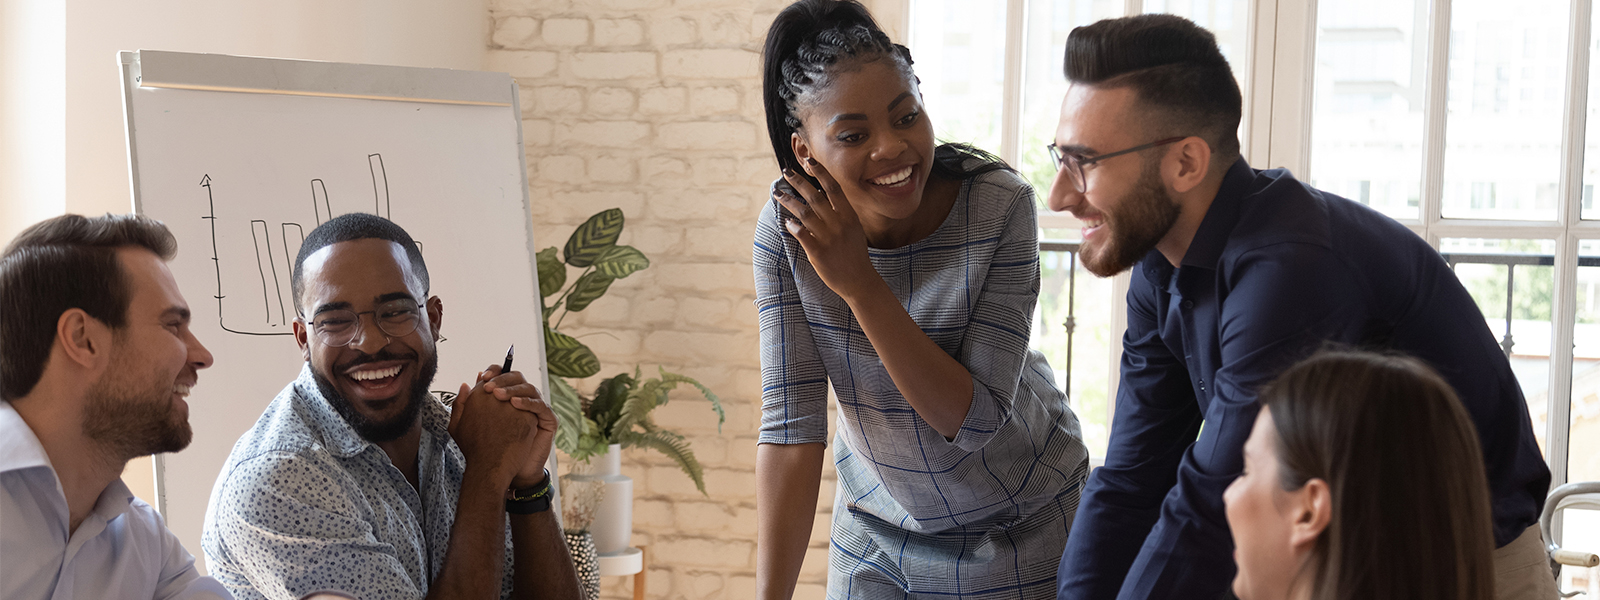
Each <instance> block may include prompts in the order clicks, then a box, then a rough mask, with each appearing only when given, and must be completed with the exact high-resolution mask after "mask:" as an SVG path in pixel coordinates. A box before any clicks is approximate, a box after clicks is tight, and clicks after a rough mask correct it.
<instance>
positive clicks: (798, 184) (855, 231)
mask: <svg viewBox="0 0 1600 600" xmlns="http://www.w3.org/2000/svg"><path fill="white" fill-rule="evenodd" d="M804 161H805V164H806V171H807V172H808V173H810V174H811V176H812V177H816V178H817V181H818V182H821V183H822V189H820V190H819V189H816V188H815V187H814V186H812V185H811V182H809V181H806V179H805V178H804V177H801V176H800V174H799V173H796V172H794V171H793V170H790V169H784V170H783V178H784V180H786V181H788V182H789V185H790V186H792V187H793V188H794V189H795V190H796V191H798V192H799V193H800V195H801V196H803V197H804V199H803V200H802V199H801V198H795V197H794V196H793V195H791V194H789V193H788V192H786V191H784V190H781V189H778V188H776V187H774V188H773V191H772V197H773V199H775V200H777V201H778V203H779V204H780V205H782V206H783V207H784V208H786V209H788V210H789V213H790V214H792V215H794V217H792V218H785V219H784V224H783V225H784V228H785V229H788V230H789V234H790V235H793V236H794V237H795V239H796V240H799V241H800V247H801V248H803V249H805V251H806V257H807V259H808V260H810V261H811V267H812V268H814V269H816V270H817V275H818V276H820V277H822V282H823V283H825V284H827V285H828V288H829V289H832V290H833V292H834V293H836V294H839V296H840V297H842V298H844V299H845V301H846V302H849V301H851V300H852V299H853V298H857V297H859V296H860V294H861V293H862V292H865V291H866V290H868V289H870V287H871V286H872V285H874V284H878V285H881V284H882V283H883V277H882V276H881V275H878V272H877V270H875V269H873V268H872V261H871V260H870V259H869V258H868V257H867V234H866V232H865V231H864V230H862V228H861V220H860V218H858V217H857V216H856V209H855V207H853V206H851V205H850V200H849V199H848V198H846V197H845V195H844V190H842V189H840V188H839V183H838V182H837V181H834V179H833V176H832V175H830V174H829V173H828V170H827V169H826V168H824V167H823V166H822V163H819V162H817V161H816V160H815V159H812V158H806V159H804Z"/></svg>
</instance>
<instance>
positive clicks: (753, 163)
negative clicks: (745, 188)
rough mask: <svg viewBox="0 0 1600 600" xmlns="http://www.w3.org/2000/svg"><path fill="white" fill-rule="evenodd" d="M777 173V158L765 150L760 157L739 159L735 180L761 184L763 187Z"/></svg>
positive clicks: (770, 182)
mask: <svg viewBox="0 0 1600 600" xmlns="http://www.w3.org/2000/svg"><path fill="white" fill-rule="evenodd" d="M779 175H780V173H778V159H777V158H776V157H774V156H773V155H772V153H771V152H767V153H765V154H763V155H762V156H761V157H760V158H747V159H744V160H741V161H739V176H738V177H737V178H736V181H738V182H740V183H743V184H746V185H751V186H761V187H762V188H763V189H765V188H766V187H767V186H770V185H771V184H772V182H773V180H776V179H777V178H778V177H779Z"/></svg>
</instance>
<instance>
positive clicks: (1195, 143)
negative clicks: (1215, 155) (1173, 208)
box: [1161, 135, 1211, 194]
mask: <svg viewBox="0 0 1600 600" xmlns="http://www.w3.org/2000/svg"><path fill="white" fill-rule="evenodd" d="M1173 145H1174V146H1176V147H1175V148H1173V149H1172V150H1170V151H1168V152H1167V157H1166V160H1163V161H1162V169H1161V170H1162V171H1163V175H1165V176H1166V178H1167V184H1168V185H1170V186H1171V187H1172V190H1173V191H1175V192H1177V193H1180V194H1183V193H1187V192H1188V191H1189V190H1192V189H1194V188H1196V187H1198V186H1199V185H1200V183H1201V182H1203V181H1205V179H1206V175H1207V174H1208V173H1210V172H1211V144H1207V143H1206V141H1205V140H1203V139H1201V138H1200V137H1198V136H1193V135H1191V136H1189V137H1186V138H1183V141H1181V142H1178V143H1176V144H1173Z"/></svg>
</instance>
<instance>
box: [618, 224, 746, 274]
mask: <svg viewBox="0 0 1600 600" xmlns="http://www.w3.org/2000/svg"><path fill="white" fill-rule="evenodd" d="M624 236H625V237H629V238H630V239H632V240H633V242H632V243H631V244H630V245H631V246H633V247H635V248H638V249H639V251H640V252H644V254H645V256H651V257H657V258H659V257H661V256H663V255H672V254H675V253H677V252H680V251H682V247H683V229H681V228H678V227H657V226H651V225H629V226H628V229H627V233H625V234H624ZM654 260H655V259H652V261H654ZM652 264H653V262H652ZM634 276H635V277H639V275H637V274H636V275H634ZM752 281H753V280H752Z"/></svg>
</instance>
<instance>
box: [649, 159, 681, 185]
mask: <svg viewBox="0 0 1600 600" xmlns="http://www.w3.org/2000/svg"><path fill="white" fill-rule="evenodd" d="M639 178H640V179H643V180H644V181H645V182H647V183H655V182H659V181H683V180H686V179H688V178H689V163H688V161H684V160H681V159H677V158H671V157H665V156H650V157H646V158H642V159H640V160H639Z"/></svg>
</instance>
